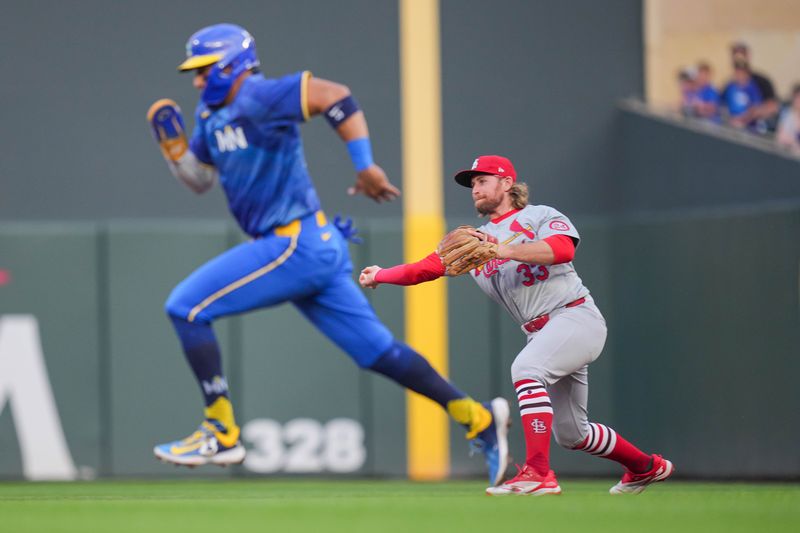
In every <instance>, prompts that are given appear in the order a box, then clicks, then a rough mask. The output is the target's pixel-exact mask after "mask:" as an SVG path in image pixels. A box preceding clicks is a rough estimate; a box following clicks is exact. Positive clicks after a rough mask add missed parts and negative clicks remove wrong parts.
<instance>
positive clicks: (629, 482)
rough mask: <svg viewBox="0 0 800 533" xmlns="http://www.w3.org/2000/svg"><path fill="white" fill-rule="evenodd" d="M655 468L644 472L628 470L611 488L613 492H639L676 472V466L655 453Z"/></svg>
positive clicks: (610, 490)
mask: <svg viewBox="0 0 800 533" xmlns="http://www.w3.org/2000/svg"><path fill="white" fill-rule="evenodd" d="M652 457H653V468H651V469H650V470H648V471H647V472H645V473H643V474H634V473H633V472H631V471H630V470H626V471H625V474H623V475H622V479H621V480H620V482H619V483H617V484H616V485H614V486H613V487H611V488H610V489H609V491H608V492H610V493H611V494H639V493H640V492H642V491H643V490H644V489H646V488H647V485H649V484H650V483H656V482H658V481H664V480H665V479H667V478H668V477H669V476H671V475H672V473H673V472H675V466H674V465H673V464H672V463H671V462H670V461H668V460H667V459H664V458H663V457H661V456H660V455H653V456H652Z"/></svg>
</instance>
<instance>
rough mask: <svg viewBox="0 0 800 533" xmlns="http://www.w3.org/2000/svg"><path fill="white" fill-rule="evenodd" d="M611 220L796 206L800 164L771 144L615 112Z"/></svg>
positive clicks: (668, 117) (629, 108)
mask: <svg viewBox="0 0 800 533" xmlns="http://www.w3.org/2000/svg"><path fill="white" fill-rule="evenodd" d="M618 109H619V110H620V117H619V123H618V130H617V131H618V135H617V142H618V144H617V154H616V155H617V158H616V159H617V160H616V168H615V172H614V176H613V178H612V182H611V183H609V192H610V194H609V196H610V198H609V205H610V208H611V211H612V213H620V212H632V211H633V212H639V211H659V210H669V209H676V208H702V207H720V206H734V205H742V204H752V203H765V202H767V203H769V202H776V201H784V200H787V199H798V198H800V165H799V163H800V157H797V156H795V155H794V154H791V153H790V152H787V151H786V150H784V149H781V148H780V147H778V146H776V145H775V144H774V143H773V142H771V141H770V140H769V139H763V138H759V137H756V136H755V135H751V134H749V133H745V132H741V131H737V130H731V129H730V128H727V127H723V126H718V125H715V124H708V123H704V122H702V121H699V120H692V119H685V118H683V117H679V116H676V115H675V114H670V113H667V112H664V111H663V110H658V109H652V108H650V107H648V106H647V105H645V104H643V103H642V102H639V101H635V100H625V101H623V102H620V103H619V104H618Z"/></svg>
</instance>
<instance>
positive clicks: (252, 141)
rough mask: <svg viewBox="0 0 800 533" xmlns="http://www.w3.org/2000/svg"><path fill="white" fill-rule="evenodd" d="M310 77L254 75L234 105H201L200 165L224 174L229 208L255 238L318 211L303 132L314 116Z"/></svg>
mask: <svg viewBox="0 0 800 533" xmlns="http://www.w3.org/2000/svg"><path fill="white" fill-rule="evenodd" d="M310 75H311V73H310V72H308V71H301V72H297V73H294V74H290V75H288V76H284V77H282V78H276V79H272V78H266V77H264V76H263V75H261V74H253V75H251V76H249V77H248V78H246V79H245V80H244V82H243V83H242V85H241V87H240V89H239V92H238V94H237V95H236V98H234V100H233V101H232V102H231V103H230V104H228V105H225V106H223V107H220V108H210V107H208V106H207V105H206V104H204V103H203V102H200V104H198V106H197V110H196V113H195V124H196V125H195V129H194V133H193V135H192V139H191V141H190V143H189V146H190V148H191V150H192V152H193V153H194V154H195V156H196V157H197V158H198V159H199V160H200V161H202V162H203V163H206V164H208V165H214V166H215V167H216V168H217V169H218V171H219V177H220V183H221V185H222V188H223V189H224V191H225V195H226V197H227V199H228V206H229V208H230V211H231V213H232V214H233V216H234V217H235V218H236V221H237V222H238V223H239V226H240V227H241V228H242V230H244V231H245V233H247V234H248V235H250V236H253V237H258V236H262V235H266V234H267V233H269V231H270V230H272V229H273V228H275V227H277V226H282V225H285V224H288V223H289V222H291V221H293V220H297V219H300V218H303V217H306V216H308V215H310V214H313V213H314V212H316V211H317V210H319V209H320V201H319V197H318V196H317V192H316V190H315V189H314V185H313V183H312V181H311V177H310V175H309V174H308V168H307V166H306V161H305V154H304V152H303V142H302V139H301V137H300V128H299V123H301V122H304V121H305V120H307V119H308V117H309V114H308V106H307V102H306V94H307V92H306V91H307V84H308V79H309V77H310Z"/></svg>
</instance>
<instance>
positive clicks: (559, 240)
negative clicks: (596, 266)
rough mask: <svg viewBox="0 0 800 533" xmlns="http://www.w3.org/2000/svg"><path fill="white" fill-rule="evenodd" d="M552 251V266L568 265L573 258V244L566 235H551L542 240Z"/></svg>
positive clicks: (570, 238)
mask: <svg viewBox="0 0 800 533" xmlns="http://www.w3.org/2000/svg"><path fill="white" fill-rule="evenodd" d="M544 242H546V243H547V244H548V245H550V248H552V249H553V255H554V258H553V264H554V265H560V264H562V263H569V262H570V261H572V259H573V258H574V257H575V242H573V240H572V237H569V236H568V235H551V236H550V237H547V238H546V239H544Z"/></svg>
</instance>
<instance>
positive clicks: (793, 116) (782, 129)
mask: <svg viewBox="0 0 800 533" xmlns="http://www.w3.org/2000/svg"><path fill="white" fill-rule="evenodd" d="M776 140H777V141H778V144H780V145H781V146H785V147H787V148H791V149H792V151H794V152H798V153H800V83H796V84H795V85H794V87H792V99H791V100H790V102H789V105H788V106H787V107H786V109H784V110H783V113H781V118H780V120H779V121H778V134H777V136H776Z"/></svg>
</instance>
